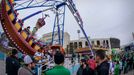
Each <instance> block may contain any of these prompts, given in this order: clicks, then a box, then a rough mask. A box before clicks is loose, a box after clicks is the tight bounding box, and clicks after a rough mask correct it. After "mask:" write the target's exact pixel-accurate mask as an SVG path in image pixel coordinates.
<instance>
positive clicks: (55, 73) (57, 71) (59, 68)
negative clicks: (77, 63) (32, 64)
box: [44, 52, 71, 75]
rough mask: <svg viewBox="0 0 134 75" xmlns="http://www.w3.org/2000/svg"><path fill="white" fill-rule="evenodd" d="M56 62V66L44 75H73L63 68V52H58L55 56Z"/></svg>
mask: <svg viewBox="0 0 134 75" xmlns="http://www.w3.org/2000/svg"><path fill="white" fill-rule="evenodd" d="M54 62H55V64H56V66H55V67H54V68H53V69H51V70H48V71H46V72H45V74H44V75H71V73H70V71H69V70H68V69H67V68H65V67H64V66H63V64H64V55H63V54H62V53H61V52H56V54H55V55H54Z"/></svg>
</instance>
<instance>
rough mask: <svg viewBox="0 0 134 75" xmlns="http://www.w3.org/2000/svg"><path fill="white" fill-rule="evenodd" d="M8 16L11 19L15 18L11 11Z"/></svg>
mask: <svg viewBox="0 0 134 75" xmlns="http://www.w3.org/2000/svg"><path fill="white" fill-rule="evenodd" d="M9 17H10V19H11V21H13V20H14V19H15V16H14V14H13V13H11V14H10V15H9Z"/></svg>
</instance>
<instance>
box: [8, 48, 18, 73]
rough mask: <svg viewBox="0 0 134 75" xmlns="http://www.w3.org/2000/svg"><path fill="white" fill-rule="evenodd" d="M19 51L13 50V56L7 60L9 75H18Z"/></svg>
mask: <svg viewBox="0 0 134 75" xmlns="http://www.w3.org/2000/svg"><path fill="white" fill-rule="evenodd" d="M17 53H18V52H17V50H16V49H13V50H12V55H11V56H9V57H7V58H6V73H7V75H17V73H18V69H19V68H20V63H19V61H18V58H17Z"/></svg>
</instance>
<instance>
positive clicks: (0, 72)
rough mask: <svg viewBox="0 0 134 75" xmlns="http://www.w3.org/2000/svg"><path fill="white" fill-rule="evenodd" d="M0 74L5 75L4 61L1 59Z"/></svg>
mask: <svg viewBox="0 0 134 75" xmlns="http://www.w3.org/2000/svg"><path fill="white" fill-rule="evenodd" d="M0 75H6V74H5V62H4V61H3V60H0Z"/></svg>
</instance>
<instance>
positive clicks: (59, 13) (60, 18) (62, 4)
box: [11, 0, 93, 54]
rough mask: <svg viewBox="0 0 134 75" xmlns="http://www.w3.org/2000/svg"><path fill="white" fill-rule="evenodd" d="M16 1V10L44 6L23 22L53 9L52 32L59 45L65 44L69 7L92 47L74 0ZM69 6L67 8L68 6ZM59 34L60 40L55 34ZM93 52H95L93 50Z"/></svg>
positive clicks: (53, 39) (53, 38)
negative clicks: (65, 25)
mask: <svg viewBox="0 0 134 75" xmlns="http://www.w3.org/2000/svg"><path fill="white" fill-rule="evenodd" d="M11 1H14V3H15V4H14V5H15V6H14V9H15V10H16V11H20V10H24V9H31V8H33V9H34V8H43V10H40V11H37V12H33V13H32V14H30V15H27V16H26V17H25V18H23V19H22V21H23V22H25V20H27V19H29V18H30V17H33V16H35V15H37V14H40V13H42V12H45V11H48V10H50V11H53V12H54V13H55V18H54V26H53V33H52V44H54V43H53V42H54V41H57V42H58V44H59V45H63V43H64V21H65V10H66V9H67V8H69V10H70V11H71V13H72V15H73V16H74V18H75V20H76V21H77V23H78V25H79V27H80V29H81V31H82V32H83V34H84V36H85V38H86V39H87V42H88V45H89V48H90V49H92V46H91V44H90V41H89V39H88V37H87V35H86V33H85V31H84V28H83V21H82V18H81V16H80V14H79V12H78V10H77V9H76V7H75V4H74V3H73V1H72V0H11ZM66 7H67V8H66ZM56 35H58V40H55V36H56ZM91 53H92V54H93V52H92V50H91Z"/></svg>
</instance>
